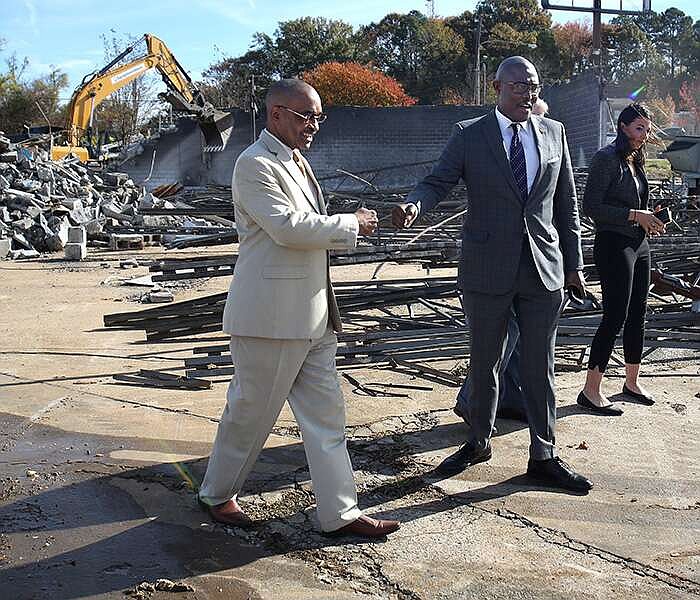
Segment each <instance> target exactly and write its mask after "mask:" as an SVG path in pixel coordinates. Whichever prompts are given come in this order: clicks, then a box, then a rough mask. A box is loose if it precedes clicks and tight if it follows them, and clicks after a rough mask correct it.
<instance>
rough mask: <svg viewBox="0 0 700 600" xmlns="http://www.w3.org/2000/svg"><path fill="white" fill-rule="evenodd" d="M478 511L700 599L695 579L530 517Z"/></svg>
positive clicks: (543, 538) (510, 512) (505, 512)
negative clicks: (516, 524) (581, 538)
mask: <svg viewBox="0 0 700 600" xmlns="http://www.w3.org/2000/svg"><path fill="white" fill-rule="evenodd" d="M479 508H480V509H482V510H486V511H487V512H490V513H491V514H494V515H496V516H499V517H502V518H505V519H508V520H510V521H516V522H518V523H519V524H521V525H522V526H523V527H526V528H528V529H532V530H533V531H534V532H535V533H536V534H537V536H538V537H539V538H540V539H542V540H544V541H545V542H547V543H549V544H554V545H557V546H562V547H564V548H567V549H569V550H574V551H575V552H580V553H582V554H589V555H592V556H595V557H597V558H600V559H601V560H604V561H605V562H608V563H613V564H618V565H621V566H623V567H625V568H626V569H629V570H631V571H632V572H633V573H634V574H635V575H639V576H642V577H650V578H652V579H655V580H656V581H659V582H661V583H664V584H666V585H668V586H671V587H673V588H676V589H678V590H682V591H684V592H690V593H692V594H695V595H697V596H700V583H698V582H697V581H693V580H692V579H687V578H685V577H681V576H680V575H676V574H674V573H669V572H668V571H663V570H662V569H657V568H656V567H652V566H651V565H647V564H644V563H642V562H639V561H638V560H635V559H633V558H629V557H627V556H621V555H619V554H615V553H614V552H610V551H608V550H603V549H602V548H598V547H597V546H594V545H592V544H588V543H586V542H581V541H579V540H575V539H573V538H571V537H570V536H569V535H568V534H567V533H566V532H565V531H561V530H559V529H553V528H551V527H545V526H543V525H540V524H539V523H536V522H535V521H532V520H531V519H528V518H527V517H524V516H522V515H520V514H518V513H516V512H513V511H511V510H508V509H506V508H499V509H496V510H495V511H492V510H489V509H486V508H484V507H479Z"/></svg>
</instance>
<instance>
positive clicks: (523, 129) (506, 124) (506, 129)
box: [496, 107, 530, 138]
mask: <svg viewBox="0 0 700 600" xmlns="http://www.w3.org/2000/svg"><path fill="white" fill-rule="evenodd" d="M496 119H497V120H498V126H499V127H500V128H501V135H502V136H503V137H504V138H505V137H506V133H507V134H508V135H509V136H510V135H512V133H513V130H512V129H511V128H510V126H511V124H513V123H516V122H517V123H518V125H520V127H519V128H518V133H525V134H527V133H528V132H529V131H530V129H529V127H528V123H529V122H530V120H529V119H527V120H525V121H512V120H511V119H509V118H508V117H506V116H505V115H504V114H503V113H502V112H501V111H500V110H498V107H496Z"/></svg>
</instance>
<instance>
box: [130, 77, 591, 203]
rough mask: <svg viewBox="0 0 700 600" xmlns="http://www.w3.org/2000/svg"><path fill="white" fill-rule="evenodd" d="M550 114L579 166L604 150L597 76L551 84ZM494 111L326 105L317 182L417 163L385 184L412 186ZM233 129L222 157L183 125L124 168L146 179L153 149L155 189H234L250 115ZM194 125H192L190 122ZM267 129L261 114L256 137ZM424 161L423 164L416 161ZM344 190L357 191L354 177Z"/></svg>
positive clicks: (315, 154)
mask: <svg viewBox="0 0 700 600" xmlns="http://www.w3.org/2000/svg"><path fill="white" fill-rule="evenodd" d="M543 96H544V98H545V99H546V100H547V102H548V103H549V106H550V113H549V114H550V116H551V117H552V118H555V119H557V120H560V121H562V122H563V123H564V125H565V126H566V131H567V136H568V143H569V150H570V153H571V157H572V161H573V164H574V166H577V167H585V166H586V164H587V162H588V160H590V157H591V156H592V155H593V154H594V153H595V152H596V150H598V148H599V147H600V141H599V140H600V123H601V117H600V114H601V113H600V111H601V108H600V106H601V100H600V98H601V94H600V85H599V83H598V80H597V78H596V77H595V75H594V74H593V73H584V74H582V75H580V76H578V77H576V78H575V79H573V80H571V81H570V82H566V83H561V84H557V85H553V86H548V87H546V88H545V90H544V92H543ZM491 109H492V107H491V106H432V105H417V106H411V107H381V108H368V107H348V106H338V107H327V108H326V109H325V112H327V113H328V115H329V118H328V121H326V122H325V123H324V124H323V126H322V127H321V129H320V131H319V133H318V135H317V136H316V139H315V141H314V144H313V145H312V147H311V149H310V150H309V151H308V153H307V156H308V158H309V161H310V162H311V164H312V165H313V167H314V173H316V175H317V177H318V178H319V179H323V178H327V177H332V176H334V175H337V173H338V171H337V170H338V169H344V170H346V171H349V172H351V173H355V174H361V173H362V172H363V171H372V170H377V169H381V168H382V167H390V166H396V165H412V166H407V167H405V168H402V169H393V170H391V171H390V174H389V172H387V173H386V174H384V179H381V180H380V181H379V183H381V187H383V188H384V189H388V188H392V187H406V186H411V185H414V184H415V183H416V182H417V181H418V180H419V179H420V178H421V177H423V176H424V175H425V174H426V173H427V172H428V171H429V168H430V165H427V164H425V163H429V162H431V161H434V160H436V159H437V158H438V157H439V156H440V153H441V152H442V149H443V148H444V146H445V143H446V142H447V140H448V138H449V136H450V133H451V131H452V127H453V126H454V124H455V123H456V122H457V121H461V120H464V119H470V118H474V117H478V116H481V115H483V114H486V113H487V112H488V111H490V110H491ZM234 122H235V124H234V129H233V132H232V134H231V138H230V139H229V141H228V144H227V145H226V148H225V149H224V151H223V152H214V153H205V154H203V153H202V149H201V147H202V146H201V145H202V142H201V133H200V132H199V130H198V129H197V128H196V126H195V125H194V123H193V122H187V121H185V122H183V121H180V123H179V131H178V132H177V133H174V134H169V135H164V136H162V137H161V138H160V139H159V140H156V141H150V142H147V143H146V145H145V149H144V152H143V153H141V154H140V155H138V156H135V157H133V158H132V159H130V160H128V161H127V162H125V163H124V164H123V165H120V167H119V170H123V171H126V172H127V173H129V174H130V175H131V177H132V178H133V179H134V181H136V182H143V181H144V180H145V179H146V178H147V177H148V175H149V172H150V168H151V161H152V156H153V149H155V150H156V158H155V163H154V168H153V172H152V174H151V177H150V179H149V180H148V182H147V187H149V188H152V187H156V186H159V185H163V184H168V183H173V182H180V183H183V184H185V185H206V184H216V185H230V183H231V173H232V171H233V165H234V163H235V161H236V158H237V157H238V155H239V154H240V153H241V152H242V151H243V149H244V148H246V146H248V145H249V144H250V143H251V141H252V139H253V133H252V124H251V116H250V114H249V113H245V112H243V111H242V110H235V111H234ZM188 123H189V125H188ZM264 126H265V122H264V117H263V116H262V115H261V116H260V118H258V121H257V123H256V132H257V133H259V132H260V130H261V129H262V128H263V127H264ZM419 163H423V164H419ZM343 185H345V186H348V187H352V185H353V181H352V179H345V181H344V182H343Z"/></svg>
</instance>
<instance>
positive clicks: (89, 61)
mask: <svg viewBox="0 0 700 600" xmlns="http://www.w3.org/2000/svg"><path fill="white" fill-rule="evenodd" d="M571 1H572V0H551V3H554V4H570V3H571ZM573 1H574V4H575V5H577V6H582V5H589V6H590V5H592V0H573ZM641 2H642V0H623V6H624V7H625V8H638V7H640V6H641ZM475 4H476V1H475V0H435V3H434V6H435V12H436V14H437V15H440V16H448V15H456V14H460V13H462V12H464V11H465V10H473V9H474V5H475ZM0 6H1V9H2V10H1V11H0V15H1V17H0V19H1V21H0V38H3V39H4V40H5V42H6V45H5V49H4V51H3V52H2V53H0V61H3V63H4V60H5V58H7V56H9V55H10V54H12V53H13V52H16V53H17V56H18V57H20V58H22V57H25V56H26V57H27V58H28V59H29V61H30V68H29V71H28V74H29V75H30V76H36V75H40V74H44V73H46V72H48V71H49V69H50V67H51V65H53V66H56V67H58V68H60V69H61V70H63V71H64V72H65V73H67V74H68V75H69V77H70V90H72V89H73V87H74V86H75V85H76V84H77V82H79V81H80V79H82V77H83V75H85V74H86V73H89V72H90V71H92V70H94V69H96V68H98V67H101V66H102V65H103V64H105V58H104V50H103V44H102V40H101V37H100V36H101V35H107V36H109V37H111V36H118V37H123V36H126V35H127V34H131V35H140V34H142V33H146V32H149V33H153V34H155V35H156V36H158V37H160V38H161V39H162V40H163V41H165V43H166V44H167V45H168V46H169V47H170V49H171V50H172V51H173V52H174V53H175V56H177V58H178V60H179V61H180V63H181V64H182V65H183V66H184V67H185V68H186V69H187V70H188V71H189V72H190V75H191V76H192V77H193V78H195V79H197V78H198V77H199V75H200V73H201V71H202V70H203V69H205V68H206V67H207V66H208V65H209V64H211V63H212V62H214V61H216V60H218V59H219V58H221V57H222V56H224V55H230V56H238V55H240V54H243V53H244V52H245V51H246V50H247V49H248V47H249V45H250V43H251V38H252V35H253V34H254V33H255V32H257V31H261V32H265V33H268V34H272V33H273V32H274V31H275V29H276V27H277V23H278V22H280V21H286V20H289V19H295V18H298V17H304V16H322V17H326V18H333V19H342V20H344V21H346V22H349V23H351V24H353V25H354V26H358V25H363V24H367V23H370V22H373V21H374V22H376V21H378V20H380V19H381V18H382V17H383V16H384V15H386V14H387V13H390V12H408V11H410V10H414V9H416V10H420V11H421V12H424V13H425V12H427V7H426V2H425V1H424V0H404V1H399V0H389V1H380V0H349V1H343V0H340V1H334V0H295V1H291V2H290V1H289V0H287V1H283V2H280V1H273V0H167V1H166V0H142V1H140V2H138V1H134V0H117V1H114V0H100V1H97V0H0ZM603 6H604V7H610V8H613V7H617V6H619V1H618V0H603ZM669 6H675V7H677V8H679V9H681V10H682V11H683V12H685V13H686V14H687V15H690V16H692V17H693V19H694V20H698V19H700V8H699V7H700V2H698V1H697V0H674V1H668V0H652V8H653V9H654V10H655V11H657V12H660V11H663V10H664V9H666V8H668V7H669ZM552 14H553V17H554V19H555V20H556V21H559V22H565V21H572V20H582V19H584V18H586V17H585V15H584V13H564V12H560V11H555V12H553V13H552ZM3 67H4V64H3ZM65 95H66V98H65V99H67V98H68V97H70V91H68V90H67V91H66V92H65Z"/></svg>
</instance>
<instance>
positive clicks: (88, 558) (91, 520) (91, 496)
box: [0, 249, 700, 600]
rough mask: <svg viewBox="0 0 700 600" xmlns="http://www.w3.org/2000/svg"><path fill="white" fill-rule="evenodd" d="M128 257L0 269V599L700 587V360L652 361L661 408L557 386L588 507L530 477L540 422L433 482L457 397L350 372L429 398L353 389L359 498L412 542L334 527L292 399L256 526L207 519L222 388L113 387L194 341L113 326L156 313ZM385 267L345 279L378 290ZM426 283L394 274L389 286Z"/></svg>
mask: <svg viewBox="0 0 700 600" xmlns="http://www.w3.org/2000/svg"><path fill="white" fill-rule="evenodd" d="M156 252H157V250H149V253H151V254H155V253H156ZM190 253H191V251H190ZM202 253H207V254H208V255H210V254H211V253H212V251H211V249H206V250H204V251H202ZM135 256H136V257H137V258H144V257H147V256H148V254H145V255H144V254H139V255H135ZM119 258H124V253H121V254H111V253H100V254H92V255H90V257H89V260H88V261H87V262H83V263H80V264H76V263H71V264H70V265H68V263H63V262H60V261H51V260H48V261H30V262H25V263H2V264H0V271H1V275H0V276H1V277H2V280H3V285H2V287H1V288H0V308H2V312H3V314H4V317H5V318H4V323H5V328H6V335H5V336H4V345H3V348H2V349H1V350H0V597H2V598H8V599H12V600H15V599H16V600H24V599H37V600H38V599H44V598H51V599H66V600H67V599H73V598H105V599H109V598H123V597H125V596H124V592H125V591H128V590H133V589H134V588H135V587H136V586H137V585H138V584H140V583H142V582H151V583H153V582H155V581H156V580H157V579H159V578H167V579H170V580H173V581H182V582H185V583H187V584H189V585H190V586H191V587H192V591H182V592H177V593H175V592H167V591H155V592H148V593H147V594H145V595H144V596H143V597H148V598H152V599H155V600H161V599H166V598H181V599H182V600H192V599H195V598H197V599H216V600H218V599H224V598H226V599H234V600H236V599H250V600H253V599H281V600H287V599H290V600H291V599H302V598H303V599H358V598H397V599H411V600H414V599H443V600H448V599H455V600H456V599H463V598H483V599H500V598H503V599H506V598H507V599H519V598H523V599H525V598H536V599H552V598H556V599H558V598H562V599H563V598H567V599H579V598H580V599H582V600H583V599H584V598H585V599H587V600H588V599H608V598H646V599H658V600H662V599H663V600H666V599H676V598H695V597H698V596H700V578H699V577H698V565H699V564H700V536H699V535H698V531H699V530H700V519H699V516H700V487H699V485H698V462H699V461H698V458H699V457H700V453H699V448H698V435H697V432H698V423H699V413H700V408H699V402H698V399H699V397H700V396H699V393H700V373H699V368H698V360H697V358H698V357H697V355H690V356H685V357H681V356H666V357H665V359H664V360H660V359H657V360H654V359H652V362H651V363H650V364H649V365H648V367H647V371H648V372H654V373H655V374H656V376H655V377H653V378H648V379H646V380H645V384H646V385H647V386H648V387H649V388H650V389H651V390H652V391H653V392H654V393H655V394H656V396H657V398H658V400H659V401H658V402H657V403H656V405H654V406H653V407H646V406H642V405H639V404H635V403H632V402H624V401H622V397H621V396H619V395H618V396H616V397H615V398H614V399H615V400H618V401H620V402H621V406H623V407H624V409H625V414H624V415H623V416H622V417H620V418H606V417H597V416H593V415H590V414H587V413H585V412H584V411H583V410H581V409H579V407H578V406H577V405H576V403H575V397H576V394H577V393H578V390H579V387H580V385H581V384H582V381H583V377H584V373H582V372H570V371H565V372H561V373H558V374H557V391H558V414H559V421H558V430H557V443H558V446H559V448H560V453H561V455H562V456H563V458H564V459H565V460H567V461H569V462H570V463H571V464H573V465H574V466H575V467H576V468H578V469H579V470H581V471H582V472H583V473H585V474H586V475H588V476H589V477H591V479H593V481H594V483H595V488H594V490H593V491H592V493H591V494H589V495H588V496H575V495H569V494H564V493H557V492H554V491H551V490H548V489H543V488H540V487H537V486H534V485H532V484H531V483H530V482H528V480H527V479H526V478H525V477H524V471H525V467H526V463H527V448H528V441H529V437H528V432H527V430H526V429H525V428H524V427H523V426H522V424H520V423H517V422H515V421H507V420H500V421H499V422H498V435H497V436H496V437H495V438H494V441H493V448H494V457H493V459H492V460H491V461H490V462H488V463H484V464H481V465H478V466H476V467H473V468H471V469H468V470H467V471H465V472H464V473H462V474H460V475H458V476H455V477H453V478H449V479H442V478H440V477H438V476H437V475H436V474H435V472H434V470H433V469H434V467H435V465H436V464H438V463H439V462H440V461H441V460H442V459H443V458H444V457H445V456H447V455H448V454H449V453H450V452H451V451H453V450H454V449H455V448H456V446H458V445H459V444H460V443H461V441H462V438H463V436H464V424H463V423H461V421H459V420H458V419H457V418H456V417H455V416H454V414H453V413H452V412H451V407H452V404H453V400H454V396H455V392H456V390H455V389H454V388H449V387H445V386H442V385H438V384H435V383H430V382H426V381H423V380H415V381H409V380H408V379H407V378H406V376H403V375H399V374H397V373H394V372H391V371H385V370H369V369H357V370H354V371H353V373H352V374H353V376H354V377H356V378H358V379H359V380H361V381H363V382H369V381H372V382H384V383H391V382H393V383H416V384H418V385H423V386H428V387H431V388H433V389H432V390H410V391H409V392H408V394H409V397H407V398H391V397H385V398H382V397H376V398H372V397H366V396H361V395H357V394H355V393H353V391H352V387H351V386H349V384H348V382H347V381H346V380H345V379H344V378H343V379H341V385H342V386H343V389H344V392H345V398H346V403H347V407H348V411H347V412H348V430H347V432H348V439H349V447H350V452H351V457H352V460H353V465H354V467H355V469H356V480H357V484H358V490H359V498H360V505H361V507H362V508H364V509H366V511H367V512H368V513H369V514H373V515H379V516H385V517H390V518H397V519H400V520H401V521H402V522H403V526H402V528H401V530H400V531H399V532H397V533H396V534H394V535H392V536H390V537H389V538H388V540H386V541H380V542H373V543H371V542H363V541H361V540H358V539H352V538H349V539H347V540H337V539H329V538H325V537H322V536H320V535H319V534H318V532H317V530H316V528H315V524H314V515H313V493H312V490H311V486H310V481H309V475H308V470H307V468H306V462H305V458H304V453H303V448H302V446H301V443H300V438H299V434H298V429H297V427H296V424H295V422H294V420H293V418H292V416H291V413H290V411H289V410H288V409H285V410H284V411H283V413H282V415H281V416H280V419H279V421H278V423H277V425H276V426H275V429H274V431H273V434H272V435H271V437H270V440H269V441H268V443H267V445H266V447H265V449H264V451H263V453H262V455H261V457H260V459H259V461H258V463H257V465H256V468H255V470H254V473H253V475H252V476H251V478H250V480H249V482H248V484H247V486H246V489H245V494H244V495H243V497H242V499H241V502H242V504H243V505H244V506H245V508H246V510H247V511H248V512H249V513H250V514H251V516H253V517H254V518H255V519H256V520H257V521H258V522H259V525H258V526H257V527H256V528H255V529H253V530H250V531H243V530H238V529H235V528H228V527H223V526H219V525H215V524H213V523H212V522H211V521H210V520H209V519H208V518H207V516H206V515H205V514H204V513H202V512H201V511H200V510H199V508H198V507H197V505H196V502H195V501H194V496H193V492H192V485H193V484H194V485H196V483H197V482H198V481H199V480H201V477H202V475H203V473H204V469H205V467H206V457H207V455H208V452H209V450H210V448H211V442H212V440H213V437H214V432H215V429H216V423H217V420H218V417H219V415H220V412H221V409H222V406H223V403H224V394H225V384H224V383H217V384H215V385H214V386H213V388H212V389H211V390H207V391H192V392H189V391H172V390H164V389H149V388H142V387H135V386H128V385H117V384H116V382H114V381H113V380H112V375H113V374H114V373H128V372H133V371H135V370H138V369H139V368H155V369H163V368H169V367H177V366H178V365H179V364H181V360H182V358H183V357H184V356H186V355H187V348H189V347H190V346H191V344H188V343H169V344H160V345H154V344H144V343H142V339H143V334H142V333H140V332H133V331H117V330H103V329H102V315H103V314H105V313H110V312H119V311H123V310H128V309H129V308H133V309H137V308H140V307H137V306H135V305H134V304H131V303H129V298H130V297H131V295H132V294H133V289H132V288H126V287H111V286H109V285H100V284H101V282H104V281H107V280H108V278H109V277H110V276H113V275H115V274H123V271H121V272H120V271H119V269H118V259H119ZM371 270H372V269H371V267H369V268H367V269H364V268H363V267H354V268H340V269H336V272H335V273H334V275H335V277H336V278H340V279H351V278H360V277H362V278H365V277H366V276H367V274H368V273H369V272H371ZM143 271H145V269H144V268H141V269H139V270H137V271H131V272H129V274H130V275H140V274H143ZM420 273H421V272H420V271H419V270H418V269H417V268H415V267H410V266H406V267H401V268H394V267H392V268H390V269H385V270H384V271H383V276H384V277H390V276H393V277H396V276H418V275H420ZM227 285H228V281H227V280H226V279H225V278H219V279H212V280H208V281H198V282H197V288H198V289H185V290H181V291H179V292H178V295H177V299H178V300H180V299H183V300H184V299H188V298H191V297H196V296H198V295H202V294H204V293H213V292H216V291H221V290H223V289H226V287H227ZM444 366H445V367H451V366H454V362H452V363H450V362H449V361H447V362H446V363H445V364H444ZM615 374H616V373H615V371H614V370H613V372H612V373H611V377H609V378H608V379H607V380H606V384H605V386H606V390H607V391H608V393H609V394H615V393H616V392H617V391H618V390H619V388H620V387H621V383H622V380H621V379H619V378H616V377H615V376H614V375H615ZM617 374H619V373H617ZM132 597H136V596H132Z"/></svg>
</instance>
